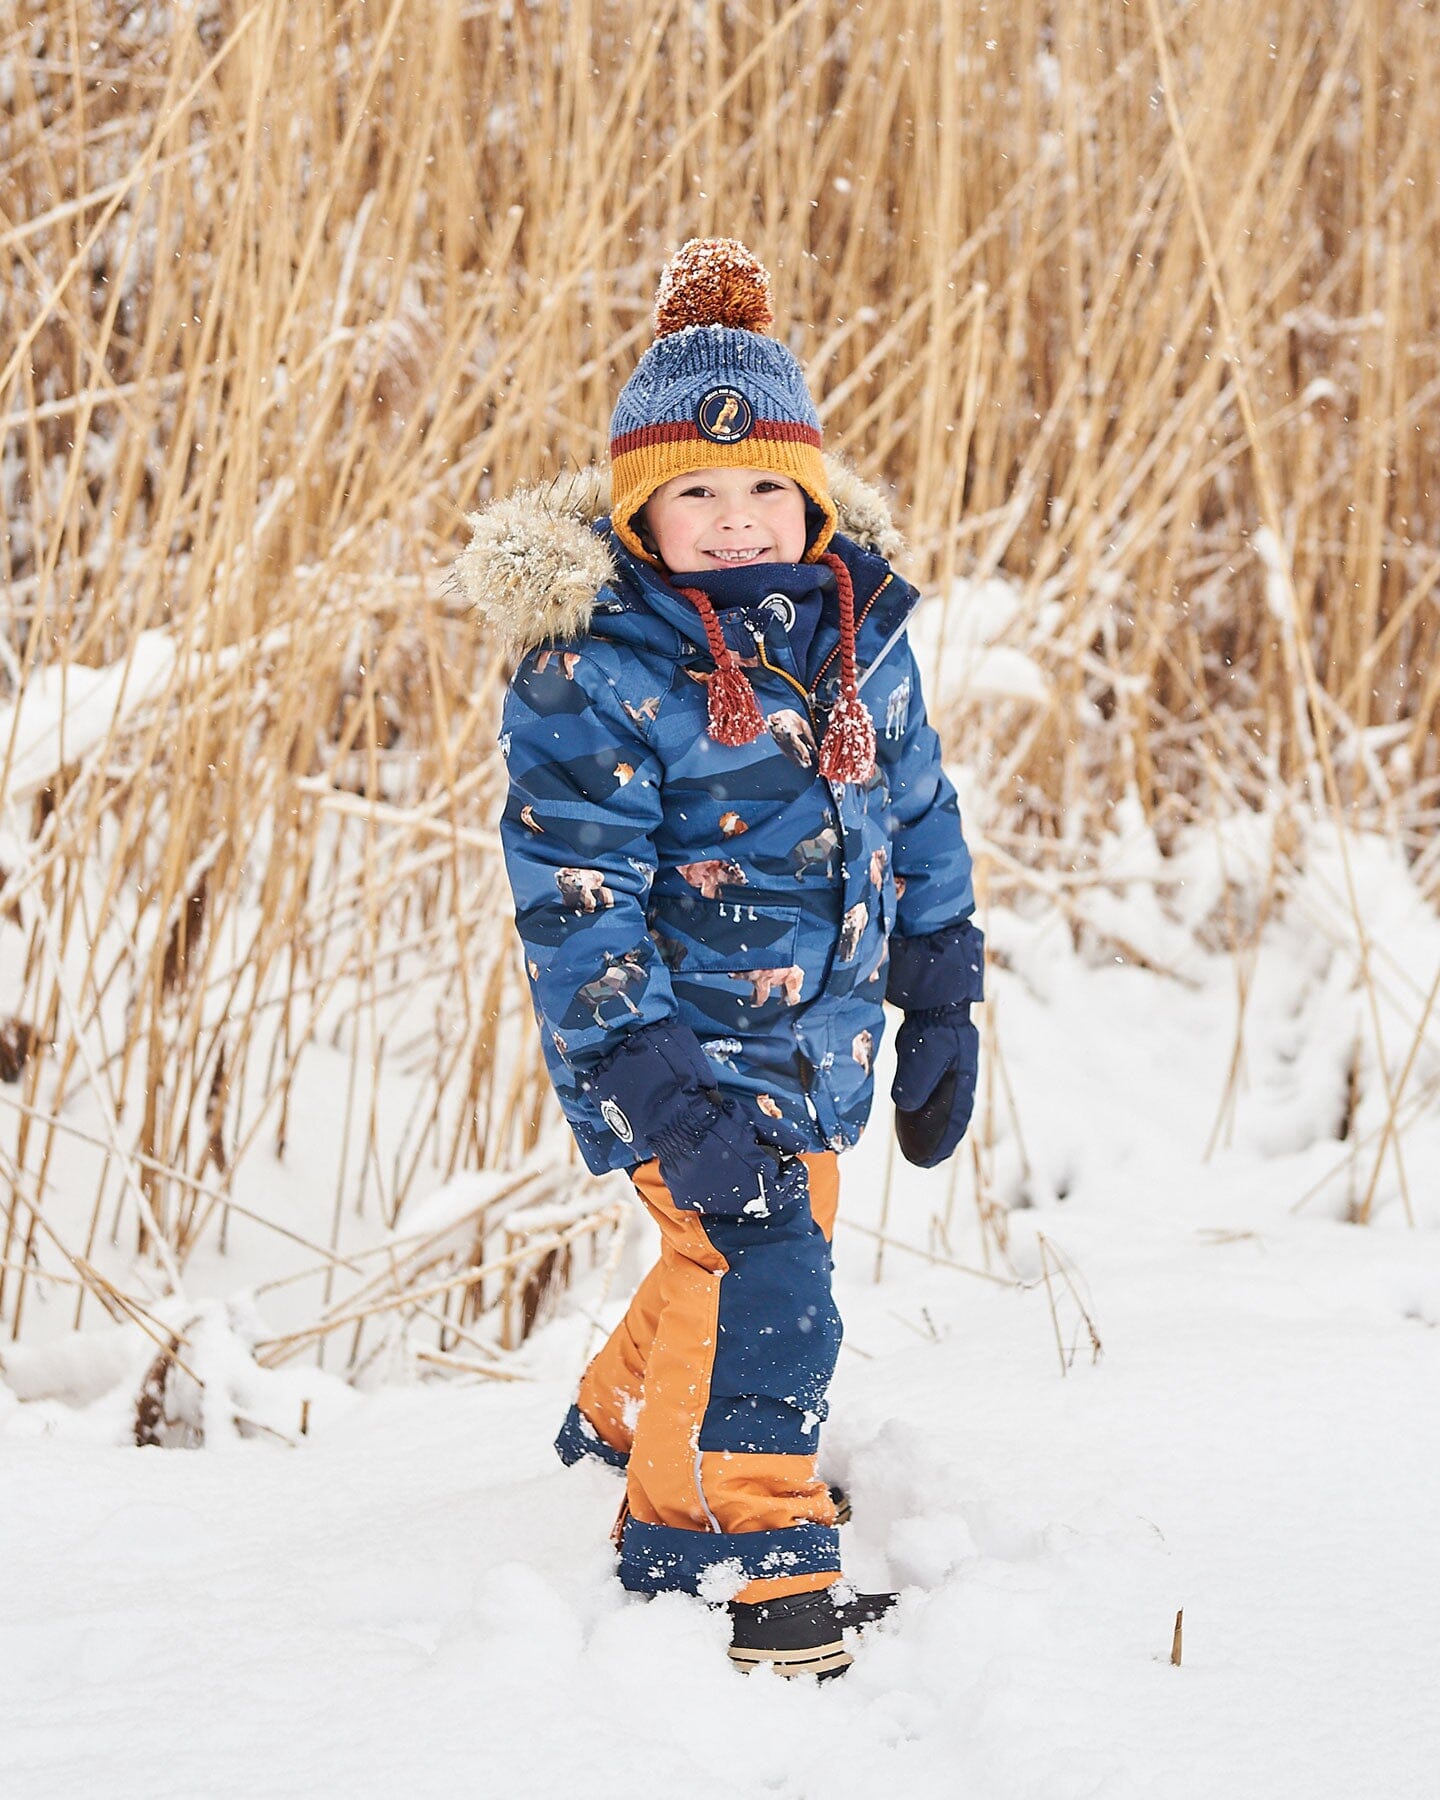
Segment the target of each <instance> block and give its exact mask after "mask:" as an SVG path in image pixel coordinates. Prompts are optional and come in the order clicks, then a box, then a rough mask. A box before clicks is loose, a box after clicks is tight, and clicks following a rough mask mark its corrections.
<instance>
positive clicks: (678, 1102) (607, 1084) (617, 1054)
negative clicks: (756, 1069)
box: [586, 1019, 715, 1162]
mask: <svg viewBox="0 0 1440 1800" xmlns="http://www.w3.org/2000/svg"><path fill="white" fill-rule="evenodd" d="M586 1083H587V1086H588V1088H589V1091H590V1093H591V1095H592V1096H593V1097H594V1099H595V1101H596V1103H597V1105H598V1106H599V1109H600V1116H601V1118H602V1119H604V1121H605V1123H606V1124H607V1125H608V1126H609V1127H610V1129H611V1130H612V1131H613V1132H614V1133H615V1135H616V1137H618V1138H619V1139H620V1141H621V1142H622V1143H625V1144H629V1145H631V1146H632V1147H633V1148H634V1151H635V1155H636V1158H637V1160H639V1161H642V1162H643V1161H645V1160H647V1159H648V1158H649V1157H652V1156H658V1155H659V1154H660V1150H661V1147H662V1144H661V1140H662V1139H667V1138H668V1137H669V1136H670V1135H671V1134H672V1133H676V1132H680V1133H683V1132H684V1129H685V1124H686V1122H687V1121H689V1120H691V1119H693V1118H694V1116H695V1104H694V1103H695V1101H696V1100H697V1099H698V1098H699V1097H700V1096H701V1095H703V1094H707V1093H713V1092H714V1088H715V1074H714V1071H713V1069H712V1068H711V1066H710V1064H709V1062H708V1061H707V1060H706V1057H705V1052H704V1051H703V1050H702V1049H701V1048H700V1041H699V1039H698V1038H697V1037H696V1036H695V1033H694V1032H693V1031H691V1029H690V1028H689V1026H688V1025H681V1024H680V1023H679V1022H678V1021H676V1020H674V1019H661V1020H660V1021H659V1022H658V1023H656V1024H654V1025H645V1026H642V1028H641V1029H640V1030H639V1031H631V1032H627V1033H626V1035H625V1036H624V1038H623V1039H622V1040H621V1042H620V1045H619V1047H618V1048H617V1049H616V1050H615V1051H614V1052H613V1053H612V1054H611V1055H609V1056H607V1057H606V1058H605V1059H604V1061H603V1062H599V1063H596V1065H595V1067H594V1068H593V1069H591V1070H590V1071H589V1074H588V1076H587V1077H586ZM700 1135H702V1136H703V1129H702V1130H701V1133H700Z"/></svg>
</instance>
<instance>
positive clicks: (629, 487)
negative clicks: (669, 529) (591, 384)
mask: <svg viewBox="0 0 1440 1800" xmlns="http://www.w3.org/2000/svg"><path fill="white" fill-rule="evenodd" d="M773 320H774V315H773V313H772V312H771V310H770V277H769V275H768V274H767V273H766V271H765V268H764V265H763V264H762V263H760V262H759V261H758V259H757V258H756V257H754V256H752V255H751V254H750V252H749V251H748V250H747V249H746V248H745V246H744V245H743V244H738V243H736V242H735V240H734V239H733V238H692V239H691V240H690V242H689V243H688V244H685V245H684V246H683V247H682V248H681V249H680V250H678V251H677V252H676V253H675V255H674V256H673V257H672V258H671V260H670V262H669V263H668V264H667V265H666V267H665V270H664V272H663V273H662V275H661V277H660V286H659V288H658V290H657V291H656V295H655V342H654V343H653V344H652V345H651V346H650V348H649V349H648V350H647V351H646V352H645V354H644V355H643V356H642V357H641V358H640V362H639V364H638V366H637V367H636V370H635V373H634V374H633V375H632V376H631V377H630V379H629V380H628V381H627V382H626V383H625V386H624V387H623V388H622V389H621V392H620V398H619V399H618V400H617V401H616V403H615V411H614V413H613V415H612V416H611V420H610V523H611V525H612V526H613V527H614V531H615V535H616V537H618V538H619V539H620V542H621V543H622V544H624V546H625V548H626V549H627V550H630V551H632V552H633V553H634V554H635V555H636V556H639V557H642V558H643V559H644V560H645V561H646V562H652V563H653V562H654V561H655V558H654V557H653V556H652V555H651V553H650V552H649V551H648V550H647V549H646V548H645V546H644V544H643V543H642V542H641V540H640V536H639V533H638V532H637V530H636V527H635V520H636V515H637V514H638V513H639V511H640V509H641V507H642V506H644V504H645V502H646V501H647V500H648V499H649V498H650V496H651V495H652V494H653V493H654V492H655V490H656V488H658V487H660V486H661V485H662V484H663V483H664V482H667V481H669V480H670V479H671V478H672V477H673V476H676V475H687V474H689V472H690V471H691V470H692V469H713V468H733V469H771V470H773V471H774V472H775V473H776V474H777V475H788V476H789V477H790V479H791V480H792V481H794V482H798V483H799V485H800V487H801V488H802V489H803V490H804V492H805V494H806V495H807V497H808V498H809V499H810V501H811V502H812V503H813V505H814V506H815V508H816V510H817V511H818V512H819V513H820V514H821V516H822V522H821V524H820V527H819V529H818V530H816V531H815V532H814V533H813V534H812V536H811V538H810V541H809V543H808V544H807V545H806V547H805V560H806V562H817V561H819V559H820V558H821V557H822V556H823V555H824V553H825V548H826V546H827V545H828V544H829V542H830V538H831V536H832V535H833V533H834V530H835V506H834V502H833V501H832V500H831V498H830V488H829V484H828V483H827V481H826V479H825V464H824V461H823V459H822V457H821V454H820V419H819V416H818V414H817V413H816V411H815V403H814V401H812V400H811V398H810V390H809V389H808V388H807V387H806V385H805V376H804V373H803V372H802V370H801V368H800V365H799V363H798V362H796V360H795V358H794V356H792V355H791V353H790V351H788V350H787V349H786V348H785V346H784V345H783V344H777V343H776V341H775V340H774V338H772V337H767V336H766V335H765V329H766V327H767V326H768V325H770V324H772V323H773Z"/></svg>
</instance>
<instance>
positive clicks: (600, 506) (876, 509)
mask: <svg viewBox="0 0 1440 1800" xmlns="http://www.w3.org/2000/svg"><path fill="white" fill-rule="evenodd" d="M825 472H826V476H827V479H828V480H829V483H830V497H831V499H832V500H833V501H834V502H835V508H836V511H837V513H838V514H839V519H840V529H841V531H843V532H844V533H845V535H846V537H849V538H853V539H854V540H855V542H856V543H857V544H859V545H861V547H862V548H864V549H866V550H873V551H874V552H875V553H876V554H877V555H879V556H883V557H884V558H885V560H886V561H887V562H890V561H893V559H894V558H895V557H896V556H898V555H899V554H900V551H901V550H902V549H903V547H904V544H903V540H902V538H901V536H900V533H899V532H898V531H897V530H896V529H895V526H894V524H893V522H892V520H891V517H890V508H889V506H888V504H887V503H886V501H885V498H884V496H883V495H882V494H881V493H880V492H879V490H878V489H876V488H873V487H871V486H870V484H869V482H867V481H863V480H861V478H860V476H858V475H857V474H856V473H855V471H854V470H853V469H852V468H850V467H849V466H848V464H846V463H843V462H841V461H840V460H839V459H838V458H837V457H833V456H827V457H826V458H825ZM609 510H610V481H609V475H608V473H607V472H603V471H601V470H599V469H583V470H580V471H579V472H578V473H576V474H574V475H562V476H559V477H557V478H556V479H555V480H554V481H548V482H543V483H539V484H537V485H534V486H531V487H521V488H517V489H516V490H515V492H514V493H513V494H511V495H509V496H508V497H507V498H506V499H504V500H495V501H492V502H491V504H490V505H489V506H487V507H486V508H485V509H484V511H483V512H477V513H467V514H466V522H467V523H468V525H469V526H470V542H469V543H468V544H467V545H466V547H465V548H464V549H463V550H462V551H461V552H460V554H459V556H457V557H456V559H455V561H454V563H452V565H451V567H450V572H449V574H448V576H447V577H446V586H447V588H449V590H450V591H451V592H452V593H454V594H455V595H457V596H458V597H459V598H460V599H461V600H462V601H464V602H466V603H467V604H468V605H469V606H470V607H471V608H472V609H473V610H474V611H475V612H476V613H477V614H478V615H479V617H480V619H481V621H482V622H483V624H484V626H485V628H486V631H487V633H488V634H489V636H490V637H492V638H493V639H494V640H495V641H496V642H497V643H499V644H501V645H502V646H503V647H504V648H505V650H507V651H508V652H509V654H510V655H511V656H522V655H524V653H525V652H526V651H527V650H531V649H533V648H534V647H535V646H536V645H537V644H546V643H559V642H563V641H564V640H565V639H567V638H573V637H580V636H582V635H583V634H584V632H585V630H586V629H587V627H588V626H589V623H590V613H591V610H592V608H593V607H594V604H595V596H596V594H598V593H599V591H600V589H601V588H602V587H604V586H605V585H606V583H607V582H612V581H614V580H615V573H616V571H615V562H614V559H613V557H612V556H611V554H610V549H609V547H608V545H607V544H606V543H605V541H604V540H603V539H602V538H601V537H599V536H597V534H596V533H595V532H594V531H592V530H591V526H592V525H593V524H594V523H595V521H596V520H598V519H603V518H604V517H605V515H606V514H607V513H608V512H609Z"/></svg>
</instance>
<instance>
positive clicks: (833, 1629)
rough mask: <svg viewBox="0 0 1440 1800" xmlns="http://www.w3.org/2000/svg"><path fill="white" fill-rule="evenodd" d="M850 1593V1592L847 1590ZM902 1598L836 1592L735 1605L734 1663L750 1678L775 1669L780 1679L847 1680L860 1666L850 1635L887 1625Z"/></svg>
mask: <svg viewBox="0 0 1440 1800" xmlns="http://www.w3.org/2000/svg"><path fill="white" fill-rule="evenodd" d="M844 1591H845V1592H846V1593H849V1590H848V1589H845V1590H844ZM898 1599H899V1595H898V1594H850V1597H849V1598H848V1599H840V1598H837V1595H836V1589H835V1588H834V1587H828V1588H820V1589H819V1590H818V1591H817V1592H815V1593H809V1594H784V1595H782V1596H781V1597H780V1598H779V1599H778V1600H758V1601H754V1602H751V1603H745V1602H742V1601H738V1600H732V1601H731V1603H730V1660H731V1662H733V1663H734V1664H735V1666H736V1668H737V1669H743V1670H744V1671H745V1672H746V1673H747V1674H748V1673H749V1672H750V1671H751V1670H752V1669H758V1668H759V1667H760V1665H761V1664H762V1663H769V1665H770V1667H771V1668H772V1669H774V1671H775V1673H776V1674H777V1675H818V1676H819V1677H820V1679H821V1680H822V1681H824V1680H828V1679H829V1678H831V1677H833V1676H836V1675H843V1674H844V1673H845V1671H846V1669H848V1668H849V1667H850V1664H851V1663H852V1662H853V1661H854V1660H855V1659H854V1657H853V1656H851V1654H850V1652H849V1651H848V1650H847V1649H846V1648H845V1639H844V1634H845V1632H847V1631H852V1630H858V1629H859V1628H860V1627H861V1626H863V1625H869V1624H872V1623H873V1622H874V1621H875V1620H876V1619H883V1618H884V1616H885V1614H886V1613H887V1612H889V1610H890V1608H891V1607H892V1606H894V1604H895V1602H896V1601H897V1600H898Z"/></svg>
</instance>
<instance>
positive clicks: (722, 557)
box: [702, 544, 769, 563]
mask: <svg viewBox="0 0 1440 1800" xmlns="http://www.w3.org/2000/svg"><path fill="white" fill-rule="evenodd" d="M768 548H769V546H768V545H766V544H761V545H756V546H755V547H754V548H753V549H750V550H706V551H703V552H702V555H705V556H713V557H714V558H715V560H716V562H725V563H748V562H755V561H757V560H758V558H760V557H761V556H763V555H764V554H765V551H766V550H767V549H768Z"/></svg>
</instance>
